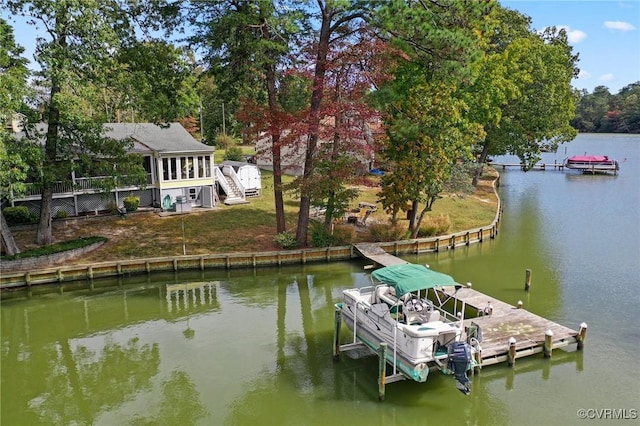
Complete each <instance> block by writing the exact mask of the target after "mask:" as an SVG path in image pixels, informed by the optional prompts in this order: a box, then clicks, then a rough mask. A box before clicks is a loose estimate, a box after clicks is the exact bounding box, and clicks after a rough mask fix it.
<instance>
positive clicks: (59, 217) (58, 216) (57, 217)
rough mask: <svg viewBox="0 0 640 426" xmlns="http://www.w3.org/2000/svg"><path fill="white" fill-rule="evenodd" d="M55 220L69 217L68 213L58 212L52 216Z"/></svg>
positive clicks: (64, 211)
mask: <svg viewBox="0 0 640 426" xmlns="http://www.w3.org/2000/svg"><path fill="white" fill-rule="evenodd" d="M54 217H55V218H56V219H64V218H67V217H69V213H67V211H66V210H58V211H57V212H56V215H55V216H54Z"/></svg>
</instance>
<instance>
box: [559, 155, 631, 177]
mask: <svg viewBox="0 0 640 426" xmlns="http://www.w3.org/2000/svg"><path fill="white" fill-rule="evenodd" d="M564 166H565V167H566V168H568V169H573V170H581V171H582V172H584V173H610V172H613V173H614V174H616V173H617V172H618V170H620V164H619V163H618V161H617V160H614V159H611V158H609V157H608V156H606V155H574V156H572V157H569V158H567V159H566V160H565V162H564Z"/></svg>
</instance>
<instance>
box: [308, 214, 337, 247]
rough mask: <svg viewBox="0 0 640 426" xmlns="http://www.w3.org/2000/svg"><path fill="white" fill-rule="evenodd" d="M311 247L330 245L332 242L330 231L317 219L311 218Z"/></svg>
mask: <svg viewBox="0 0 640 426" xmlns="http://www.w3.org/2000/svg"><path fill="white" fill-rule="evenodd" d="M309 228H310V229H309V231H310V234H311V235H310V236H311V246H312V247H330V246H331V243H332V242H333V236H332V235H331V232H330V231H329V230H327V228H325V226H324V224H323V223H321V222H318V221H317V220H312V221H311V223H310V224H309Z"/></svg>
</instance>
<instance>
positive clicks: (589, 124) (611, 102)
mask: <svg viewBox="0 0 640 426" xmlns="http://www.w3.org/2000/svg"><path fill="white" fill-rule="evenodd" d="M571 125H572V126H573V127H575V128H576V129H578V131H580V132H593V133H636V134H637V133H640V81H637V82H635V83H632V84H629V85H627V86H625V87H623V88H622V89H620V91H619V92H618V93H617V94H615V95H612V94H610V93H609V90H608V89H607V88H606V87H604V86H598V87H596V88H595V89H594V90H593V93H587V92H586V90H585V91H583V92H582V93H581V97H580V102H579V104H578V110H577V112H576V117H575V118H574V119H573V120H572V121H571Z"/></svg>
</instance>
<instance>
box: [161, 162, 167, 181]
mask: <svg viewBox="0 0 640 426" xmlns="http://www.w3.org/2000/svg"><path fill="white" fill-rule="evenodd" d="M162 180H169V159H168V158H163V159H162Z"/></svg>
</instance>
